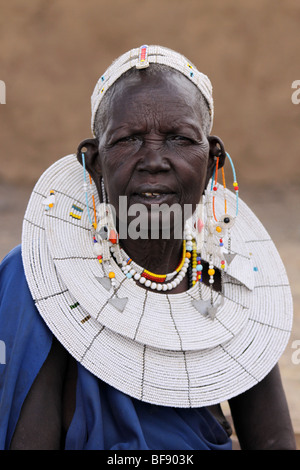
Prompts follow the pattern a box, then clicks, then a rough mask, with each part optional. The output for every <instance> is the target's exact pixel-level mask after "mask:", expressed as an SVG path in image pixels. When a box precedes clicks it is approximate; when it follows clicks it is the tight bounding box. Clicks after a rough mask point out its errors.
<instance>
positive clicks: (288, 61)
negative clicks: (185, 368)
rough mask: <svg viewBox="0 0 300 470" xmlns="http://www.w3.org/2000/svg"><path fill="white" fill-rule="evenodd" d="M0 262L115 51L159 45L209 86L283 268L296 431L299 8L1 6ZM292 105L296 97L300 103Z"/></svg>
mask: <svg viewBox="0 0 300 470" xmlns="http://www.w3.org/2000/svg"><path fill="white" fill-rule="evenodd" d="M0 11H1V15H0V80H3V81H4V82H5V84H6V104H5V105H4V104H3V105H2V104H1V105H0V163H1V164H0V214H1V228H0V257H1V258H2V257H3V256H4V255H5V253H7V251H8V250H9V249H11V248H12V247H13V246H14V245H15V244H16V243H19V241H20V233H21V223H22V216H23V213H24V210H25V207H26V203H27V200H28V197H29V194H30V191H31V189H32V186H33V184H34V183H35V181H36V180H37V178H38V177H39V176H40V174H41V173H42V172H43V171H44V170H45V169H46V168H47V167H48V166H49V165H50V164H51V163H53V162H54V161H55V160H56V159H58V158H59V157H61V156H64V155H66V154H69V153H72V152H74V151H75V150H76V147H77V145H78V143H79V142H80V141H81V140H82V139H83V138H87V137H90V136H91V132H90V95H91V93H92V90H93V88H94V85H95V83H96V81H97V79H98V77H99V76H100V75H101V74H102V73H103V72H104V71H105V69H106V68H107V66H108V65H109V64H110V63H111V62H112V60H114V59H115V58H116V57H117V56H119V55H120V54H121V53H123V52H125V51H126V50H128V49H130V48H132V47H138V46H139V45H141V44H161V45H165V46H167V47H171V48H172V49H175V50H177V51H179V52H181V53H183V54H184V55H186V56H187V57H188V58H189V59H190V60H191V61H192V62H194V63H195V65H196V66H197V67H198V68H199V69H200V70H201V71H203V72H204V73H206V74H207V75H208V76H209V77H210V79H211V81H212V83H213V86H214V99H215V123H214V128H213V133H214V134H216V135H219V136H220V137H221V138H222V140H223V141H224V142H225V144H226V148H227V151H228V152H229V153H230V154H231V156H232V158H233V159H234V162H235V165H236V168H237V173H238V180H239V183H240V192H241V196H242V197H243V198H244V199H245V200H246V201H247V202H248V203H249V204H250V205H251V206H252V208H253V209H254V211H256V213H257V215H258V216H259V217H260V218H261V220H262V221H263V222H264V224H265V225H266V227H267V229H268V230H269V232H270V233H271V235H272V237H273V238H274V241H275V242H276V243H277V246H278V249H279V251H280V254H281V256H282V258H283V260H284V262H285V264H286V268H287V272H288V275H289V277H290V280H291V286H292V291H293V296H294V303H295V326H294V331H293V334H292V337H291V342H290V344H289V346H288V348H287V351H286V353H285V354H284V356H283V358H282V373H283V379H284V384H285V387H286V390H287V396H288V400H289V403H290V407H291V414H292V418H293V422H294V425H295V428H296V431H297V432H300V405H299V391H300V383H299V373H300V365H295V364H293V363H292V359H291V357H292V352H293V350H292V347H291V345H292V342H293V341H294V340H295V339H300V284H299V275H300V269H299V266H300V255H299V253H300V250H299V241H300V217H299V208H298V207H299V202H300V198H299V195H300V189H299V187H300V165H299V149H300V133H299V130H300V104H299V105H295V104H293V103H292V100H291V96H292V93H293V91H294V90H293V89H292V88H291V86H292V83H293V81H295V80H297V79H299V80H300V66H299V56H300V39H299V26H300V3H299V2H297V1H293V0H241V1H239V2H237V1H236V0H207V1H204V0H185V1H182V0H152V1H150V0H139V1H138V0H123V1H122V0H111V1H110V2H107V1H106V2H104V1H103V0H98V1H97V0H85V1H84V2H83V1H79V0H51V1H49V0H29V1H27V2H24V1H23V0H11V1H9V2H7V1H6V0H0ZM299 97H300V95H299Z"/></svg>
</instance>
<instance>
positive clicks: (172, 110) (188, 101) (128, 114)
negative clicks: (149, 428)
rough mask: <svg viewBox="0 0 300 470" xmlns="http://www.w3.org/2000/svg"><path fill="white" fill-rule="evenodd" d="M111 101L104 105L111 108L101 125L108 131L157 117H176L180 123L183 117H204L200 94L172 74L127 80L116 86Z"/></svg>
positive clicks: (137, 75)
mask: <svg viewBox="0 0 300 470" xmlns="http://www.w3.org/2000/svg"><path fill="white" fill-rule="evenodd" d="M109 98H110V99H109V100H104V102H103V105H105V106H106V107H108V109H107V112H106V113H104V116H103V118H104V119H103V121H102V126H103V125H104V126H105V127H106V128H107V127H110V128H111V126H115V125H120V124H122V123H123V122H125V123H128V124H129V123H130V122H133V123H136V121H137V119H141V118H143V117H144V118H145V119H147V117H148V116H149V117H150V115H151V114H157V113H159V114H160V118H161V119H162V118H163V117H165V118H166V119H170V118H172V117H174V119H175V120H178V119H179V117H180V116H182V115H183V114H184V115H185V117H186V116H198V117H199V118H200V119H201V118H202V117H203V116H202V111H201V106H200V101H201V100H200V99H201V95H200V92H199V90H198V89H197V88H196V86H195V85H194V84H193V83H191V82H190V81H189V80H188V79H187V78H186V77H184V76H183V75H181V74H179V73H174V72H173V71H172V70H170V71H168V72H167V73H163V74H162V73H159V74H158V73H157V74H147V73H145V71H139V72H138V73H134V74H130V75H129V76H125V77H123V78H121V79H120V80H118V82H117V83H116V84H115V87H114V90H113V92H112V93H111V94H110V97H109ZM105 101H108V102H106V103H105ZM100 108H101V105H100ZM201 120H202V119H201ZM102 126H101V127H102ZM102 130H103V129H102Z"/></svg>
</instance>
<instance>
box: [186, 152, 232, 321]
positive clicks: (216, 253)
mask: <svg viewBox="0 0 300 470" xmlns="http://www.w3.org/2000/svg"><path fill="white" fill-rule="evenodd" d="M226 156H227V158H228V160H229V162H230V165H231V169H232V173H233V180H234V181H233V188H234V191H235V194H236V210H235V216H233V215H230V214H229V213H228V207H227V195H226V193H227V187H226V181H225V172H224V168H223V167H222V168H221V173H222V183H223V184H222V185H220V184H219V183H218V172H219V159H220V157H216V164H215V168H214V171H213V176H212V179H211V184H210V186H209V187H208V189H207V190H206V192H205V208H206V212H207V217H206V223H205V228H204V229H203V232H205V241H204V244H205V252H206V257H207V261H208V275H209V280H208V282H209V285H210V292H211V295H210V301H205V302H201V301H194V306H195V307H196V308H197V309H198V310H199V312H201V313H202V314H204V315H207V314H208V315H209V316H210V318H211V319H214V318H215V315H216V312H217V310H218V309H219V308H220V307H221V306H222V305H223V303H224V297H223V296H222V297H221V300H220V301H219V303H218V304H214V301H213V284H214V282H215V279H214V277H215V274H216V271H215V268H216V267H219V268H220V271H221V294H222V293H223V274H224V269H225V266H226V263H227V265H229V264H230V263H231V262H232V260H233V259H234V257H235V254H234V253H232V252H231V237H230V230H231V228H232V227H233V225H234V223H235V219H236V217H237V215H238V197H239V187H238V183H237V180H236V173H235V168H234V165H233V162H232V159H231V157H230V155H229V154H228V153H227V152H226ZM221 191H222V193H223V199H224V213H223V214H222V215H221V216H220V217H217V215H216V210H215V206H216V204H215V201H216V196H217V194H218V193H219V192H221ZM225 238H227V249H226V247H225ZM215 262H217V264H219V266H217V264H216V266H215ZM197 263H199V264H197V267H198V266H199V267H198V269H199V271H200V273H201V271H202V266H201V267H200V265H201V255H200V253H198V254H197ZM199 280H200V281H201V276H200V279H199ZM199 286H200V299H201V284H199Z"/></svg>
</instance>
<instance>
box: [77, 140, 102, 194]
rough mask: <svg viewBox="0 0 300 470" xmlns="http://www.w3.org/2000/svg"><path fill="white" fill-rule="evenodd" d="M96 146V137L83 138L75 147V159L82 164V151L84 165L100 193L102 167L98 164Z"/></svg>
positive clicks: (97, 144) (97, 142)
mask: <svg viewBox="0 0 300 470" xmlns="http://www.w3.org/2000/svg"><path fill="white" fill-rule="evenodd" d="M98 146H99V141H98V139H97V138H95V139H85V140H83V141H82V142H80V144H79V145H78V148H77V160H78V161H79V163H81V165H82V154H83V153H84V160H85V167H86V169H87V171H88V172H89V174H90V175H91V177H92V178H93V180H94V182H95V184H96V187H97V191H98V193H99V194H101V176H102V169H101V165H100V158H99V151H98Z"/></svg>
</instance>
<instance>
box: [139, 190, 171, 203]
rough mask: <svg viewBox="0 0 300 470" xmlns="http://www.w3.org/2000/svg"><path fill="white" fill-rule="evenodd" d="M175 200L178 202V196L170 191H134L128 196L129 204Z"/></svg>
mask: <svg viewBox="0 0 300 470" xmlns="http://www.w3.org/2000/svg"><path fill="white" fill-rule="evenodd" d="M175 202H178V198H177V197H176V194H175V193H172V192H156V191H153V192H152V191H145V192H144V191H143V192H139V193H134V194H132V195H131V197H130V203H131V204H145V205H146V206H149V205H152V204H174V203H175Z"/></svg>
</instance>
